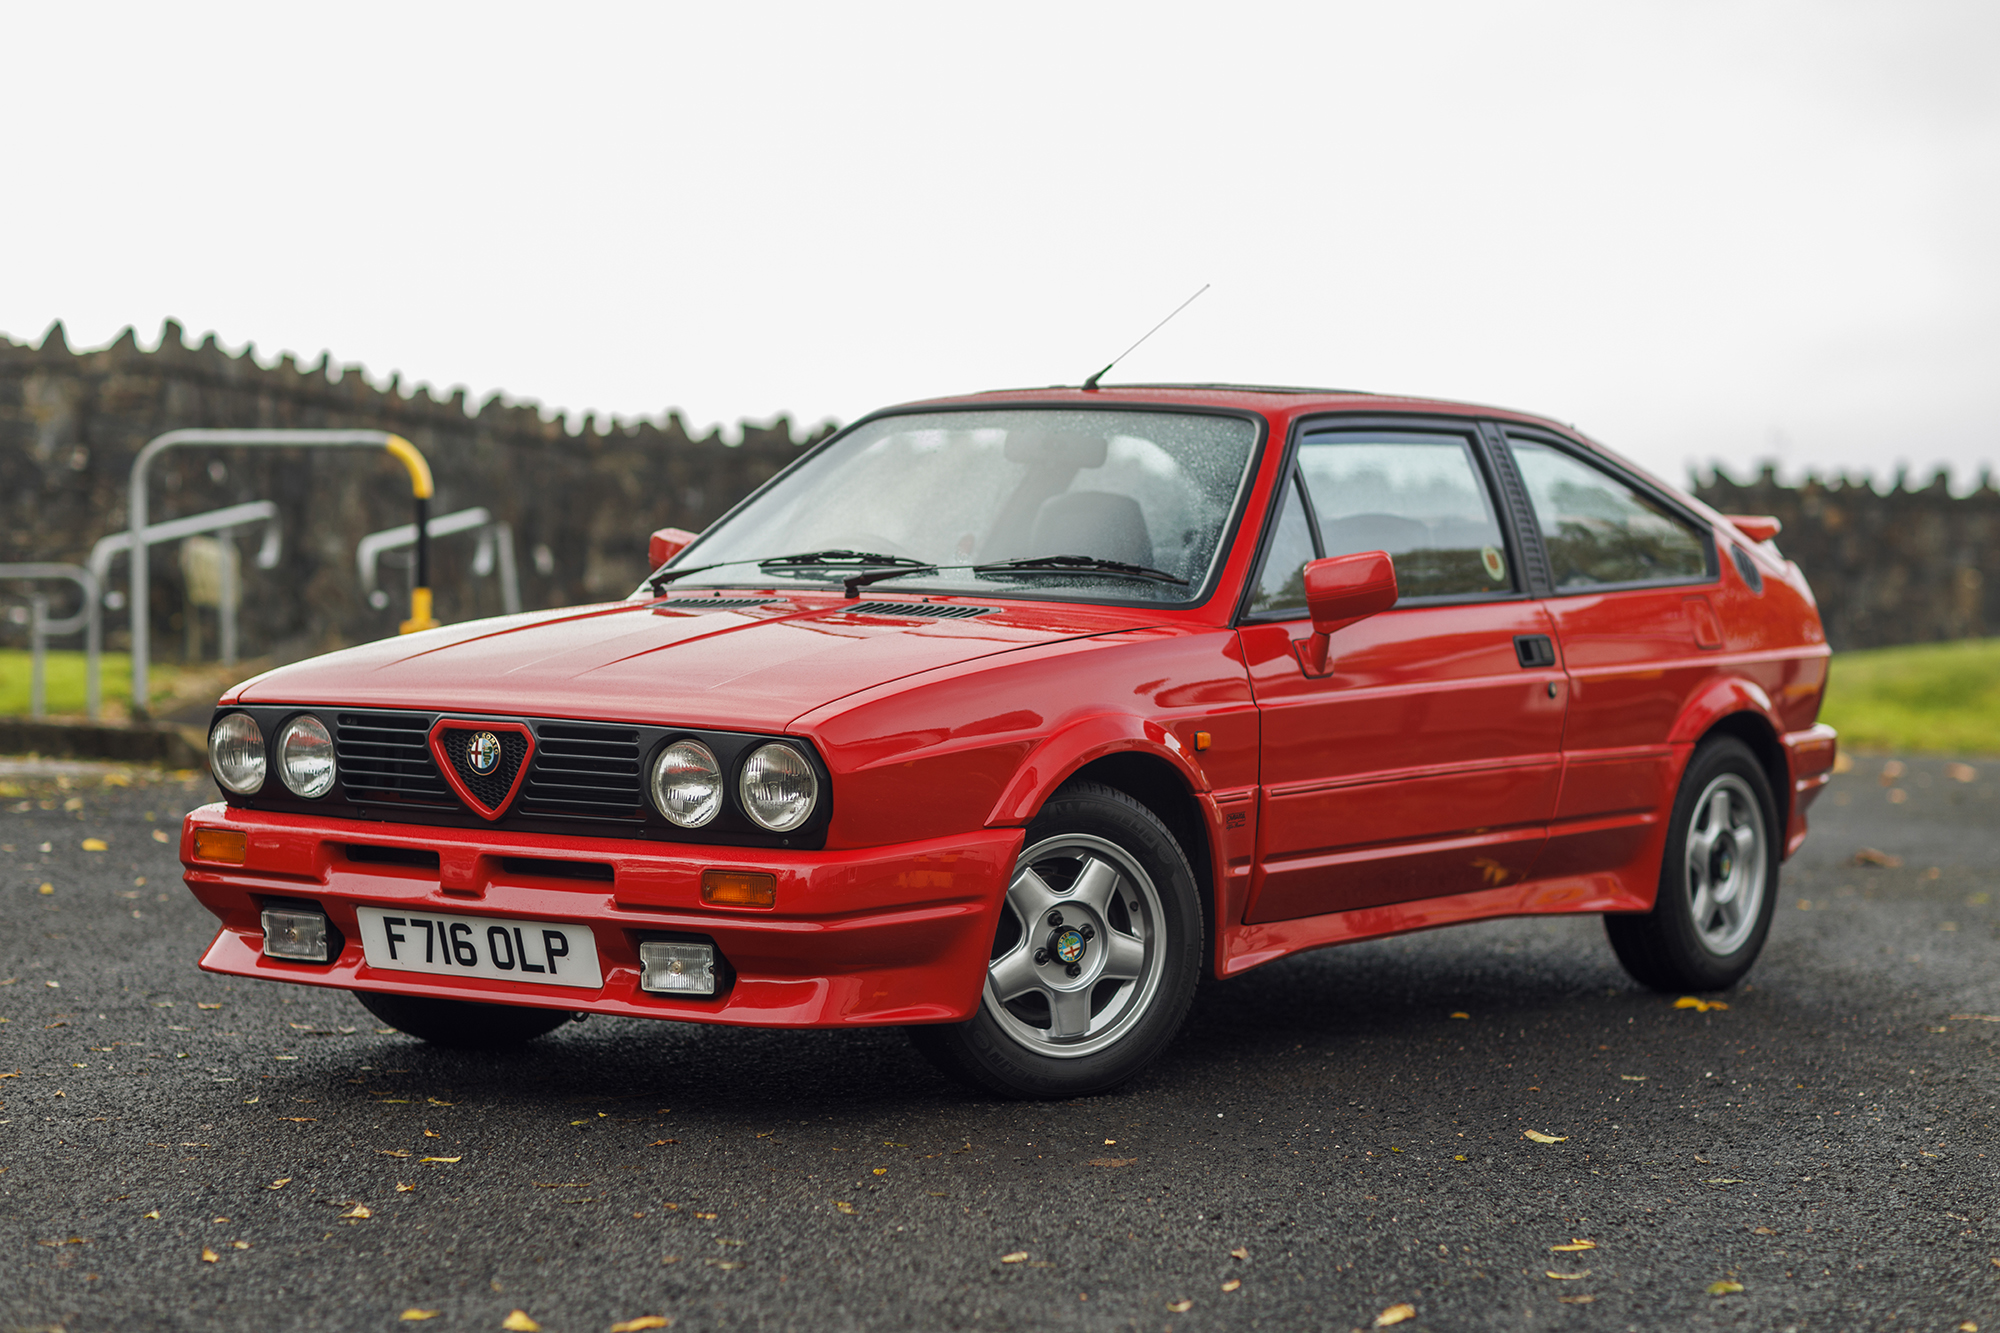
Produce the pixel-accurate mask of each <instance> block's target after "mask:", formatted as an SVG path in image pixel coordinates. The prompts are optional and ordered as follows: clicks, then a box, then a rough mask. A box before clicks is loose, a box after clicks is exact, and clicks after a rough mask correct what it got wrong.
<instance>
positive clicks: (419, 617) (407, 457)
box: [382, 435, 437, 634]
mask: <svg viewBox="0 0 2000 1333" xmlns="http://www.w3.org/2000/svg"><path fill="white" fill-rule="evenodd" d="M382 447H383V448H384V449H387V450H388V451H389V452H390V453H391V454H393V455H395V457H396V458H397V459H399V460H400V461H401V462H402V464H403V466H404V467H405V468H408V469H409V472H410V493H411V494H412V495H413V496H415V497H416V502H417V581H416V586H414V587H412V588H411V589H410V618H409V619H408V620H405V621H404V622H403V623H402V625H401V626H400V627H399V632H400V633H403V634H414V633H416V632H417V631H418V630H420V629H436V628H437V621H435V620H433V619H431V534H430V519H431V489H432V488H431V465H430V464H429V463H427V462H425V461H424V456H423V455H422V454H420V453H418V452H417V446H415V445H414V444H411V443H410V442H409V441H408V440H406V439H404V438H403V437H402V436H400V435H391V436H390V437H389V438H388V439H387V440H385V441H383V443H382Z"/></svg>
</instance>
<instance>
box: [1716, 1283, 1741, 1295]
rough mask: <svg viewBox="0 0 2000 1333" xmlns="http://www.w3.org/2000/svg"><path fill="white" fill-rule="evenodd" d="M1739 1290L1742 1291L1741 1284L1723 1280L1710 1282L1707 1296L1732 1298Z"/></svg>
mask: <svg viewBox="0 0 2000 1333" xmlns="http://www.w3.org/2000/svg"><path fill="white" fill-rule="evenodd" d="M1741 1290H1743V1284H1742V1283H1741V1282H1730V1281H1727V1280H1724V1281H1722V1282H1711V1283H1709V1284H1708V1294H1709V1295H1711V1296H1734V1295H1735V1294H1736V1293H1737V1292H1739V1291H1741Z"/></svg>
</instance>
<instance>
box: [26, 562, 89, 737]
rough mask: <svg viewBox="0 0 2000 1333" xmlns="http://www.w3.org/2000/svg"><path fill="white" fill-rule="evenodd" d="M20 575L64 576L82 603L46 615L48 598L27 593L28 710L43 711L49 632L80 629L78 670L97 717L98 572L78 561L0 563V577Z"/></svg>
mask: <svg viewBox="0 0 2000 1333" xmlns="http://www.w3.org/2000/svg"><path fill="white" fill-rule="evenodd" d="M10 579H19V580H22V581H24V582H25V581H41V580H46V579H63V580H66V581H68V582H70V583H74V584H75V585H76V586H77V591H79V592H80V593H82V594H83V605H82V606H81V607H80V608H79V609H78V610H77V613H76V614H75V615H73V616H64V617H62V618H61V619H59V620H51V619H49V599H48V598H47V597H46V596H45V595H43V594H41V593H35V594H33V595H31V596H30V597H29V599H28V608H29V610H28V652H29V667H28V671H29V677H28V714H29V716H31V717H41V716H43V715H44V714H46V713H47V712H48V655H49V644H48V640H49V636H50V635H51V634H74V633H76V632H77V631H78V630H82V631H83V632H84V640H83V673H84V699H85V704H84V706H85V708H86V709H87V711H88V712H89V714H90V717H91V720H92V721H96V720H97V715H98V711H99V710H100V709H101V708H102V707H103V703H104V690H103V674H102V671H103V656H104V619H103V612H102V611H101V610H100V605H101V604H100V601H99V592H100V589H101V587H102V585H101V584H100V583H99V582H98V579H97V575H96V574H94V573H92V572H91V571H90V570H88V569H85V568H84V567H83V566H82V565H60V564H37V563H30V564H18V565H0V581H6V580H10Z"/></svg>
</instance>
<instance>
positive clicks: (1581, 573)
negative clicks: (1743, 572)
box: [1509, 437, 1708, 591]
mask: <svg viewBox="0 0 2000 1333" xmlns="http://www.w3.org/2000/svg"><path fill="white" fill-rule="evenodd" d="M1509 443H1510V444H1511V445H1512V446H1513V451H1514V465H1515V467H1516V468H1517V469H1519V471H1520V473H1521V483H1522V485H1524V486H1525V487H1526V488H1527V491H1528V499H1529V501H1530V502H1531V503H1532V504H1533V505H1534V508H1535V521H1536V522H1537V523H1538V524H1539V525H1540V526H1541V529H1542V544H1543V545H1544V546H1546V547H1547V548H1548V553H1549V575H1550V577H1551V578H1552V579H1553V580H1554V583H1555V586H1556V588H1557V589H1558V590H1562V591H1574V590H1578V589H1582V588H1592V587H1596V586H1598V585H1600V584H1607V583H1609V584H1616V583H1667V582H1683V581H1686V580H1690V579H1701V578H1706V577H1707V575H1708V548H1707V546H1706V545H1705V544H1704V543H1703V542H1702V540H1701V538H1700V536H1698V535H1697V534H1696V533H1695V531H1694V529H1693V528H1691V527H1689V526H1688V525H1687V524H1686V523H1683V522H1682V521H1681V520H1680V519H1678V518H1676V517H1674V516H1673V515H1671V514H1668V513H1667V512H1666V511H1665V510H1663V509H1661V508H1660V506H1658V505H1656V504H1654V503H1653V502H1652V501H1651V500H1649V499H1647V498H1646V497H1645V496H1643V495H1641V494H1639V493H1638V492H1637V491H1635V490H1633V489H1632V488H1631V487H1630V486H1627V485H1626V484H1625V483H1624V482H1622V481H1619V480H1618V479H1617V478H1616V477H1613V476H1611V475H1610V474H1609V473H1606V472H1603V471H1600V470H1599V469H1597V468H1595V467H1592V466H1591V465H1590V464H1588V463H1586V462H1584V461H1583V460H1582V459H1580V458H1576V457H1574V456H1572V455H1570V454H1568V453H1565V452H1563V451H1562V450H1560V449H1556V448H1553V447H1551V446H1549V445H1546V444H1542V443H1539V442H1537V441H1534V440H1522V439H1515V438H1513V437H1509Z"/></svg>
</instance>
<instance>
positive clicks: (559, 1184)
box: [534, 1180, 590, 1190]
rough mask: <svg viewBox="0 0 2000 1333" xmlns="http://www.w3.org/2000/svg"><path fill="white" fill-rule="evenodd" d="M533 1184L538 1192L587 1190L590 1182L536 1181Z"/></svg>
mask: <svg viewBox="0 0 2000 1333" xmlns="http://www.w3.org/2000/svg"><path fill="white" fill-rule="evenodd" d="M534 1184H535V1188H536V1189H538V1190H587V1189H589V1188H590V1182H589V1181H587V1180H562V1181H557V1180H537V1181H536V1182H534Z"/></svg>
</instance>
